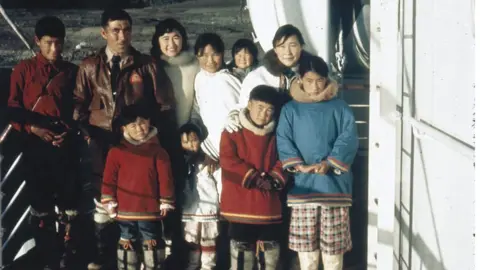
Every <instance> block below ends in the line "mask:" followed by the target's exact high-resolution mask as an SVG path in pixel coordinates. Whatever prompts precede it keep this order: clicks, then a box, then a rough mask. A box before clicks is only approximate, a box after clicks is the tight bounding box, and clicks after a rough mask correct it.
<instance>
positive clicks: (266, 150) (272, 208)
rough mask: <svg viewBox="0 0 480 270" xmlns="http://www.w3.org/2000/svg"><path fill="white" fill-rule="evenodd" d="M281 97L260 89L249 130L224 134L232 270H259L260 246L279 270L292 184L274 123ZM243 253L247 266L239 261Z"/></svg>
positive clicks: (269, 269)
mask: <svg viewBox="0 0 480 270" xmlns="http://www.w3.org/2000/svg"><path fill="white" fill-rule="evenodd" d="M278 97H279V94H278V92H277V91H276V90H275V88H273V87H270V86H266V85H260V86H257V87H255V88H254V89H253V90H252V92H251V93H250V100H249V102H248V107H247V108H246V109H244V110H243V111H241V112H240V114H239V118H240V124H241V125H242V127H243V128H242V129H241V130H240V131H237V132H233V133H229V132H227V131H223V133H222V138H221V142H220V167H221V168H222V185H223V189H222V194H221V201H220V213H221V215H222V216H223V217H224V218H225V219H227V220H228V221H229V222H230V226H229V235H230V238H231V241H230V254H231V269H243V270H251V269H253V266H254V263H255V256H254V248H255V245H256V250H257V255H258V252H259V251H260V250H261V251H263V252H264V255H265V256H264V258H265V261H264V262H263V263H264V264H265V269H266V270H274V269H276V266H277V264H278V260H279V255H280V245H279V240H280V238H281V223H282V206H281V202H280V194H279V190H280V189H282V188H283V187H284V186H285V182H286V180H285V179H286V176H285V175H284V172H283V170H282V165H281V163H280V162H279V161H278V155H277V145H276V140H275V125H276V124H275V120H274V119H273V118H274V115H275V109H276V107H277V106H278V102H279V98H278ZM242 253H243V262H242V261H241V260H240V261H239V257H240V256H239V254H242ZM257 257H258V256H257ZM259 263H261V262H259ZM262 269H263V268H262Z"/></svg>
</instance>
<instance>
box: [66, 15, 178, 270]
mask: <svg viewBox="0 0 480 270" xmlns="http://www.w3.org/2000/svg"><path fill="white" fill-rule="evenodd" d="M101 23H102V28H101V35H102V37H103V39H105V40H106V43H107V45H106V47H104V48H101V49H100V50H99V52H98V53H97V54H96V55H93V56H90V57H87V58H86V59H84V60H83V62H82V63H81V64H80V66H79V71H78V75H77V82H76V84H77V85H76V89H75V91H74V99H75V111H74V119H75V120H77V121H79V122H80V129H81V130H82V133H83V135H84V138H85V140H86V141H87V142H88V148H89V151H88V152H89V154H90V157H89V159H90V162H91V165H92V170H93V172H92V175H91V176H90V179H89V182H90V183H91V184H92V186H93V197H94V198H96V200H97V201H99V194H100V185H101V180H102V179H101V177H102V174H103V169H104V163H105V158H106V154H107V151H108V149H109V147H110V146H111V145H112V144H114V143H115V141H116V140H117V138H116V137H117V136H118V135H121V133H120V131H119V127H118V126H117V125H116V119H117V118H118V116H119V114H120V113H121V111H122V109H123V108H124V107H125V106H127V105H131V104H134V103H137V102H139V101H140V100H143V101H147V102H149V104H151V105H152V106H154V110H155V115H153V116H152V120H153V124H154V125H155V126H156V127H157V128H158V130H159V133H168V132H174V130H171V129H170V127H172V126H173V127H175V126H176V125H175V122H174V121H175V120H174V119H175V112H174V108H173V107H174V104H175V100H174V95H173V90H172V86H171V82H170V80H169V79H168V77H167V75H166V74H165V71H164V70H162V69H159V68H158V67H157V65H155V63H154V62H153V59H152V58H151V57H150V56H147V55H144V54H141V53H140V52H138V51H137V50H135V49H134V48H133V47H132V46H131V38H132V19H131V17H130V15H129V14H128V13H127V12H125V11H124V10H121V9H108V10H105V11H104V12H103V14H102V18H101ZM172 121H173V123H172ZM96 206H97V207H96V210H95V213H94V221H95V237H96V241H97V254H96V258H95V259H94V261H93V262H92V263H90V264H89V265H88V269H91V270H94V269H107V268H108V267H110V266H112V264H115V261H116V260H115V257H116V256H115V255H114V254H115V247H116V245H115V244H114V243H115V242H113V243H112V242H111V241H112V240H111V239H113V237H109V235H112V234H113V235H115V233H114V232H112V230H113V231H115V227H116V226H115V225H113V222H112V219H110V218H109V216H108V214H107V213H106V211H105V210H104V209H103V207H102V205H100V204H98V203H97V204H96ZM109 239H110V240H109ZM117 239H118V238H117ZM159 240H160V239H159ZM159 242H161V241H159ZM112 246H113V248H112ZM158 248H159V249H161V248H164V247H162V245H160V244H159V245H158ZM119 249H120V250H122V252H121V253H122V254H123V253H124V252H129V253H131V251H129V250H124V249H122V248H121V247H119ZM121 253H119V254H121ZM158 253H159V252H153V254H158ZM125 255H128V254H125ZM121 257H122V258H119V259H121V260H122V261H123V260H125V259H127V257H128V258H131V257H130V256H129V255H128V256H123V255H122V256H121ZM152 259H157V258H152ZM125 263H127V262H125ZM128 263H135V262H128Z"/></svg>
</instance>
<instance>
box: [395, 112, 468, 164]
mask: <svg viewBox="0 0 480 270" xmlns="http://www.w3.org/2000/svg"><path fill="white" fill-rule="evenodd" d="M402 118H403V120H405V121H406V122H407V123H409V124H410V125H411V126H412V129H413V135H414V136H415V137H417V138H419V139H421V138H423V137H427V138H431V139H432V140H435V141H437V142H439V143H441V144H443V145H445V146H446V147H448V148H450V149H453V150H455V151H457V152H459V153H460V154H462V155H463V156H465V157H467V158H468V159H470V160H472V161H473V160H474V159H475V147H473V146H470V145H468V144H466V143H463V142H461V141H459V140H456V139H454V138H452V137H451V136H450V135H447V134H446V133H444V132H441V131H439V130H437V129H435V128H433V127H431V126H429V125H427V124H425V123H423V122H421V121H418V120H417V119H415V118H413V117H410V116H403V117H402Z"/></svg>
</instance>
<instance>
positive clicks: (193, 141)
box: [181, 131, 200, 153]
mask: <svg viewBox="0 0 480 270" xmlns="http://www.w3.org/2000/svg"><path fill="white" fill-rule="evenodd" d="M181 136H182V137H181V141H182V148H183V150H185V151H188V152H192V153H197V152H198V150H200V139H199V138H198V135H197V133H195V132H193V131H191V132H189V133H183V134H182V135H181Z"/></svg>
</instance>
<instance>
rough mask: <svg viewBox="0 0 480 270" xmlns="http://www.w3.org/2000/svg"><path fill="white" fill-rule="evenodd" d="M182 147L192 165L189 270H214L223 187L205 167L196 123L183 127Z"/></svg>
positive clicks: (187, 205) (187, 207) (186, 205)
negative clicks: (221, 187) (221, 188)
mask: <svg viewBox="0 0 480 270" xmlns="http://www.w3.org/2000/svg"><path fill="white" fill-rule="evenodd" d="M180 134H182V138H181V141H182V147H183V149H184V151H185V159H186V163H187V165H188V177H187V183H186V184H185V189H184V193H183V195H184V199H183V217H182V221H183V222H184V235H185V241H187V243H188V244H189V247H190V255H189V260H188V266H187V268H186V270H197V269H201V270H212V269H213V268H214V267H215V265H216V263H215V260H216V250H215V249H216V245H215V242H216V239H217V237H218V206H219V205H218V199H219V184H220V183H217V181H216V180H215V178H214V177H213V176H212V174H210V172H209V168H208V165H206V164H205V162H204V160H205V154H204V153H203V152H202V151H200V143H201V138H200V134H201V132H200V130H199V129H198V127H197V126H195V125H193V124H190V123H189V124H185V125H183V126H182V127H181V128H180Z"/></svg>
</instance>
